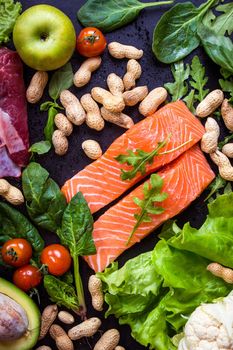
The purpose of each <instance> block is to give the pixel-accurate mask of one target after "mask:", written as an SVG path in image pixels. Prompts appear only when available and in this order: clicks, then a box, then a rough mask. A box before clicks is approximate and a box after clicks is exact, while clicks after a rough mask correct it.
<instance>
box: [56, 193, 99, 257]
mask: <svg viewBox="0 0 233 350" xmlns="http://www.w3.org/2000/svg"><path fill="white" fill-rule="evenodd" d="M92 230H93V217H92V215H91V212H90V209H89V207H88V204H87V202H86V201H85V199H84V197H83V195H82V193H81V192H78V193H77V194H76V195H75V196H74V197H73V198H72V199H71V201H70V203H69V204H68V206H67V208H66V209H65V211H64V214H63V218H62V225H61V228H60V229H58V231H57V234H58V236H59V238H60V240H61V243H62V244H63V245H65V246H68V247H69V249H70V253H71V255H72V257H77V256H83V255H91V254H95V253H96V249H95V245H94V242H93V238H92Z"/></svg>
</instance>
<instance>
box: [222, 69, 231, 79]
mask: <svg viewBox="0 0 233 350" xmlns="http://www.w3.org/2000/svg"><path fill="white" fill-rule="evenodd" d="M220 73H221V75H222V76H223V78H224V79H228V78H229V77H230V76H231V75H232V73H231V72H228V70H226V69H224V68H220Z"/></svg>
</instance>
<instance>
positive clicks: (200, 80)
mask: <svg viewBox="0 0 233 350" xmlns="http://www.w3.org/2000/svg"><path fill="white" fill-rule="evenodd" d="M190 76H191V78H192V80H190V85H191V86H192V87H193V88H194V89H195V90H196V91H197V93H196V94H195V95H194V97H195V100H196V101H199V102H201V101H202V100H204V98H205V97H206V95H207V94H208V92H209V89H205V85H206V83H207V81H208V78H207V77H206V76H205V67H204V66H203V65H202V64H201V62H200V60H199V57H198V56H194V57H193V59H192V63H191V69H190Z"/></svg>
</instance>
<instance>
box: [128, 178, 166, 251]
mask: <svg viewBox="0 0 233 350" xmlns="http://www.w3.org/2000/svg"><path fill="white" fill-rule="evenodd" d="M162 187H163V179H162V178H161V177H160V176H159V175H158V174H152V175H151V177H150V180H149V181H148V182H145V183H144V185H143V195H144V199H140V198H138V197H134V198H133V201H134V203H135V204H137V205H138V206H139V207H140V208H141V210H140V212H139V214H134V217H135V219H136V220H137V222H136V224H135V225H134V228H133V230H132V232H131V233H130V235H129V238H128V240H127V242H126V245H129V243H130V241H131V239H132V237H133V235H134V233H135V232H136V230H137V229H138V227H139V226H140V225H141V223H142V222H151V221H152V218H151V216H150V214H152V215H159V214H162V213H163V212H164V208H162V207H160V206H157V205H155V203H156V202H163V201H164V200H165V199H166V198H167V197H168V195H167V193H165V192H162V193H161V190H162Z"/></svg>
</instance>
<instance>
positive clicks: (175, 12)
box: [152, 0, 216, 63]
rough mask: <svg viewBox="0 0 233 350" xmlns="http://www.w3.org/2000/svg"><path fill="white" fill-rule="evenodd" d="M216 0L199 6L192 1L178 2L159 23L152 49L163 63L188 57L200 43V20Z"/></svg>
mask: <svg viewBox="0 0 233 350" xmlns="http://www.w3.org/2000/svg"><path fill="white" fill-rule="evenodd" d="M215 3H216V0H208V1H207V2H205V3H203V4H202V5H201V6H200V7H199V8H197V7H195V6H194V5H193V4H192V3H191V2H185V3H180V4H176V5H175V6H173V7H172V8H171V9H170V10H169V11H167V12H165V14H164V15H163V16H162V17H161V18H160V20H159V22H158V23H157V25H156V27H155V30H154V36H153V44H152V50H153V52H154V54H155V56H156V57H157V59H158V60H159V61H161V62H163V63H173V62H176V61H179V60H181V59H182V58H184V57H186V56H187V55H188V54H189V53H190V52H192V51H193V50H194V49H196V48H197V47H198V46H199V44H200V39H199V37H198V35H197V30H198V26H199V23H200V21H201V20H202V18H203V16H204V15H205V14H206V12H207V11H208V9H209V8H210V7H211V6H213V5H215Z"/></svg>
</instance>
